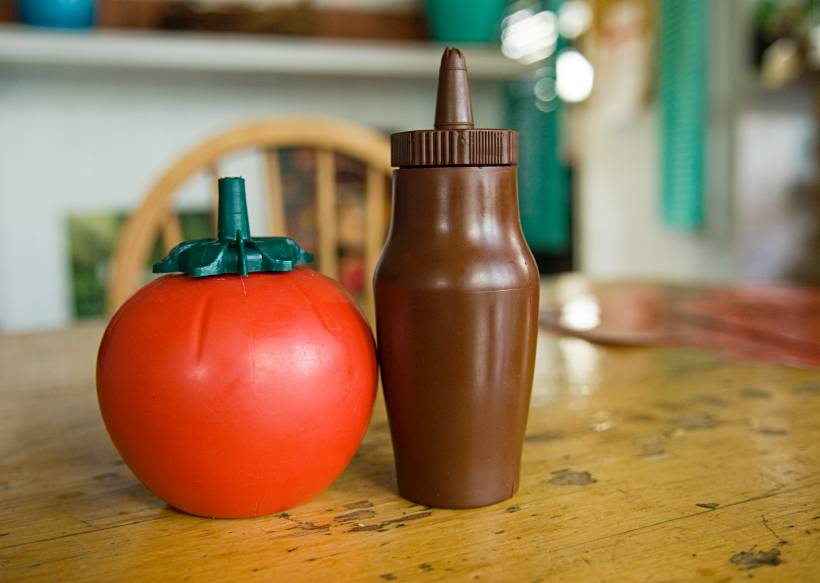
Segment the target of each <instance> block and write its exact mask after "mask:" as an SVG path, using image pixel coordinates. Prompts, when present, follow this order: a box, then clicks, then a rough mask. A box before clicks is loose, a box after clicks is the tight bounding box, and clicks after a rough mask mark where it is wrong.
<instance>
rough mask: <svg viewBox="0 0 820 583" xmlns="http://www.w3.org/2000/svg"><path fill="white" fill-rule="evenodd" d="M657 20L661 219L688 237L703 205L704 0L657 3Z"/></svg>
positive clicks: (706, 12)
mask: <svg viewBox="0 0 820 583" xmlns="http://www.w3.org/2000/svg"><path fill="white" fill-rule="evenodd" d="M660 19H661V22H660V39H659V44H660V67H659V74H660V79H659V88H660V150H661V157H660V162H661V168H660V176H661V184H660V187H661V197H662V198H661V213H662V218H663V222H664V223H665V224H667V225H669V226H670V227H674V228H680V229H685V230H692V231H694V230H697V229H699V228H700V227H701V226H703V222H704V218H705V217H704V215H705V212H704V207H705V204H706V201H705V199H706V136H707V122H708V102H707V99H708V89H709V88H708V79H709V48H708V33H709V5H708V0H661V6H660Z"/></svg>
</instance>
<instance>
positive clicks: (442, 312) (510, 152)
mask: <svg viewBox="0 0 820 583" xmlns="http://www.w3.org/2000/svg"><path fill="white" fill-rule="evenodd" d="M392 148H393V152H392V158H393V166H397V167H398V169H397V170H396V171H395V172H394V174H393V217H392V223H391V227H390V234H389V236H388V241H387V243H386V246H385V248H384V251H383V252H382V256H381V260H380V263H379V265H378V268H377V271H376V275H375V278H374V286H375V297H376V321H377V332H378V343H379V358H380V364H381V371H382V383H383V385H384V394H385V400H386V403H387V411H388V415H389V420H390V429H391V433H392V438H393V449H394V454H395V459H396V470H397V477H398V484H399V491H400V493H401V494H402V495H403V496H404V497H406V498H408V499H410V500H412V501H414V502H418V503H421V504H427V505H430V506H439V507H447V508H465V507H474V506H483V505H485V504H491V503H493V502H498V501H500V500H504V499H506V498H509V497H510V496H512V495H513V494H514V493H515V491H516V489H517V487H518V476H519V465H520V459H521V447H522V443H523V439H524V432H525V428H526V423H527V413H528V409H529V401H530V390H531V387H532V375H533V363H534V357H535V342H536V335H537V319H538V291H539V278H538V270H537V268H536V265H535V261H534V260H533V257H532V254H531V252H530V250H529V248H528V247H527V244H526V242H525V241H524V237H523V235H522V232H521V225H520V220H519V213H518V193H517V183H516V169H517V158H518V139H517V134H516V133H515V132H513V131H511V130H506V129H475V128H474V127H473V116H472V108H471V104H470V93H469V87H468V84H467V69H466V64H465V61H464V57H463V56H462V54H461V53H460V52H459V51H458V50H456V49H447V50H446V51H445V52H444V56H443V58H442V61H441V70H440V74H439V85H438V102H437V105H436V120H435V129H432V130H418V131H410V132H403V133H399V134H394V135H393V136H392Z"/></svg>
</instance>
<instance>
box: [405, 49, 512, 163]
mask: <svg viewBox="0 0 820 583" xmlns="http://www.w3.org/2000/svg"><path fill="white" fill-rule="evenodd" d="M434 127H435V129H432V130H414V131H410V132H401V133H398V134H393V135H392V136H391V137H390V143H391V144H390V145H391V162H392V164H393V166H399V167H402V168H406V167H413V166H510V165H513V164H517V163H518V133H516V132H514V131H513V130H507V129H484V128H479V129H476V128H475V127H474V126H473V106H472V102H471V100H470V82H469V80H468V78H467V62H466V61H465V60H464V55H463V54H461V51H459V50H458V49H455V48H446V49H444V54H443V55H442V57H441V68H440V69H439V75H438V97H437V100H436V119H435V126H434Z"/></svg>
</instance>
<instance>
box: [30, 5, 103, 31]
mask: <svg viewBox="0 0 820 583" xmlns="http://www.w3.org/2000/svg"><path fill="white" fill-rule="evenodd" d="M18 8H19V14H20V21H21V22H24V23H25V24H29V25H31V26H43V27H47V28H88V27H90V26H94V12H95V11H94V0H18Z"/></svg>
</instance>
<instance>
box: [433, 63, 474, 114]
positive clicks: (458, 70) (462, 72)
mask: <svg viewBox="0 0 820 583" xmlns="http://www.w3.org/2000/svg"><path fill="white" fill-rule="evenodd" d="M472 127H473V105H472V101H471V99H470V82H469V80H468V78H467V61H466V59H465V58H464V55H463V54H462V53H461V51H460V50H458V49H456V48H451V47H447V48H446V49H444V54H443V55H442V56H441V68H440V69H439V75H438V98H437V100H436V122H435V128H436V129H437V130H449V129H470V128H472Z"/></svg>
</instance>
